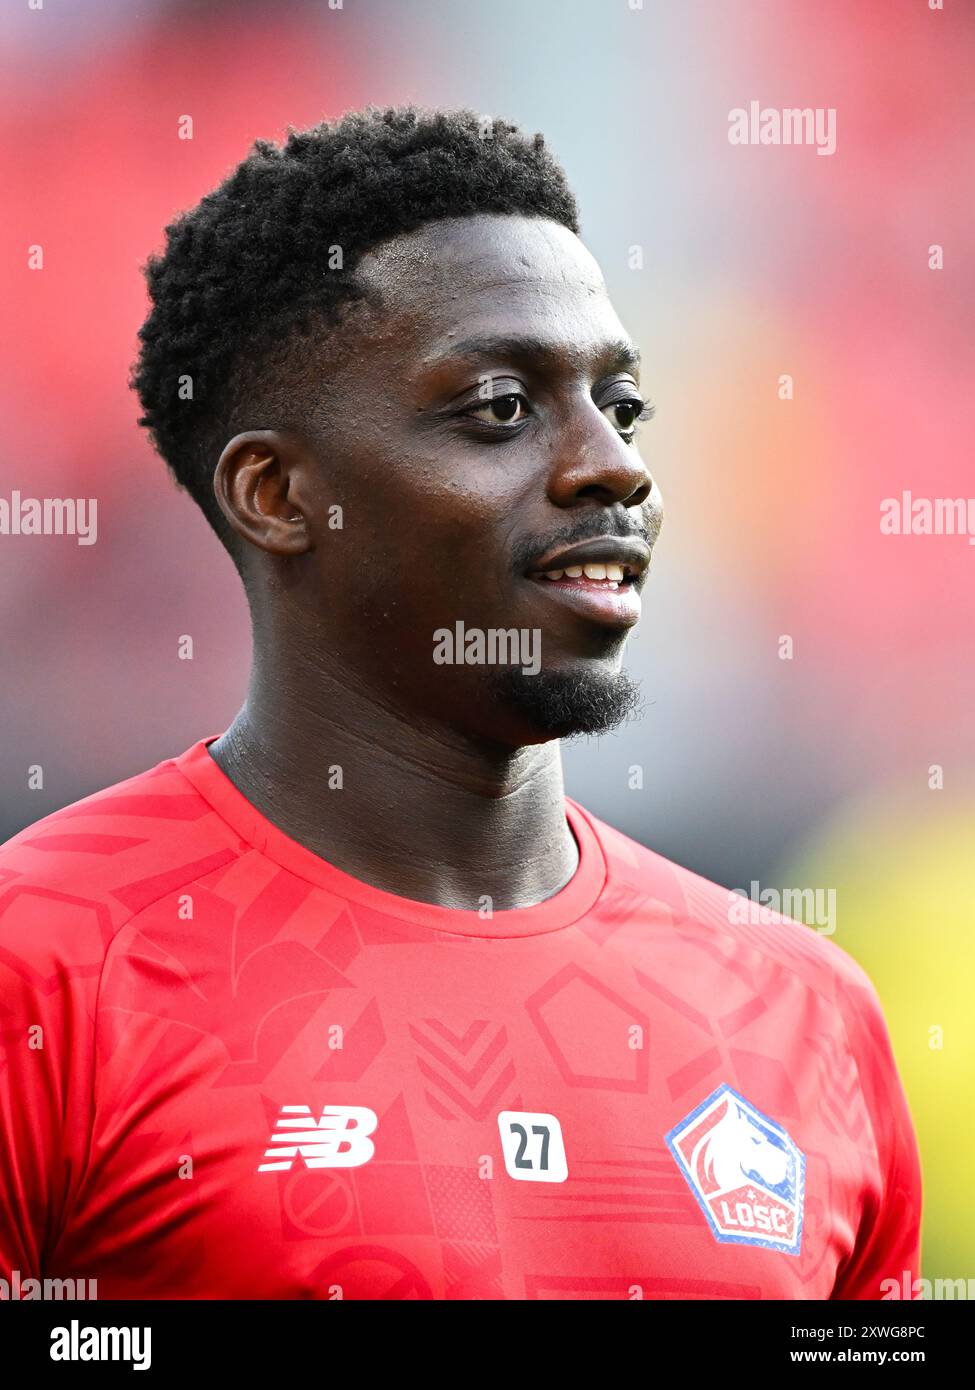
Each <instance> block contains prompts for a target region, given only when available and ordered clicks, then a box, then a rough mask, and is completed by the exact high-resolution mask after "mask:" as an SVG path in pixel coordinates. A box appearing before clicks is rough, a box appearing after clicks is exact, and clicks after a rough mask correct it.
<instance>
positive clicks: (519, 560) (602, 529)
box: [514, 502, 664, 574]
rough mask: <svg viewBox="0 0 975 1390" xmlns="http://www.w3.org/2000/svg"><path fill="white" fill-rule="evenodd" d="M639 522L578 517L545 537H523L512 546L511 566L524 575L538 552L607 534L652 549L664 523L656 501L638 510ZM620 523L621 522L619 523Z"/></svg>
mask: <svg viewBox="0 0 975 1390" xmlns="http://www.w3.org/2000/svg"><path fill="white" fill-rule="evenodd" d="M640 517H641V521H640V523H639V524H638V525H636V526H634V525H626V524H625V523H626V521H627V520H628V518H619V517H617V518H614V517H613V516H611V515H610V514H609V513H606V512H603V513H602V514H601V515H598V514H597V515H591V516H588V517H586V518H583V519H580V520H579V521H577V522H576V523H575V524H574V525H572V526H566V527H565V528H564V529H563V530H561V531H556V532H554V533H551V534H549V535H547V536H544V537H538V538H535V537H531V536H529V537H526V538H525V539H523V540H520V541H519V542H518V544H517V545H516V546H515V553H514V566H515V569H516V570H517V572H518V573H519V574H523V573H524V571H525V570H526V569H527V568H528V566H529V565H530V564H531V563H532V561H533V560H534V559H535V558H536V557H537V556H539V555H543V554H547V553H548V552H549V551H552V550H555V549H561V548H562V547H563V546H570V545H580V544H581V543H582V542H583V541H601V540H605V539H606V538H607V537H610V536H611V537H613V538H614V539H618V540H630V539H635V540H639V541H643V542H644V543H645V544H646V545H648V546H649V547H650V549H651V550H652V549H653V547H654V545H655V544H656V542H657V538H658V536H659V535H660V527H661V526H662V524H663V519H664V513H663V508H662V507H660V506H658V505H657V504H656V503H654V504H652V505H651V504H650V503H648V502H645V503H644V504H643V506H642V507H641V509H640ZM621 522H622V523H623V524H620V523H621Z"/></svg>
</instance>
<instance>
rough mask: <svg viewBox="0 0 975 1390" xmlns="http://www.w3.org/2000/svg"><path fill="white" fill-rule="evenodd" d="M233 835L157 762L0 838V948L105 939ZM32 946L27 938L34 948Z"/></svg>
mask: <svg viewBox="0 0 975 1390" xmlns="http://www.w3.org/2000/svg"><path fill="white" fill-rule="evenodd" d="M238 853H239V846H238V844H237V839H236V837H235V836H234V834H233V832H232V831H231V830H230V828H229V827H228V826H226V825H225V824H224V822H223V821H221V820H220V818H219V817H218V816H216V815H214V814H213V812H212V808H211V807H210V806H209V804H208V803H207V801H206V800H205V799H204V797H202V796H201V795H200V793H199V792H198V791H197V789H196V788H195V787H194V785H193V784H192V782H190V781H189V780H188V778H187V777H186V776H185V775H184V774H183V772H182V771H181V769H180V766H179V757H178V756H173V757H170V758H166V759H164V760H163V761H162V762H159V763H157V764H156V765H155V766H153V767H150V768H147V769H146V770H145V771H143V772H139V773H136V774H135V775H134V776H132V777H127V778H125V779H124V780H122V781H119V782H115V783H113V784H112V785H111V786H108V787H104V788H102V789H101V790H100V791H96V792H93V793H91V795H89V796H85V797H82V798H81V799H80V800H78V801H73V802H71V803H70V804H69V805H67V806H63V807H61V809H60V810H57V811H52V812H51V813H50V814H48V815H46V816H43V817H41V818H40V819H38V820H36V821H33V822H32V823H31V824H30V825H28V826H25V828H24V829H23V830H21V831H19V832H18V833H17V834H16V835H14V836H12V837H11V838H10V839H9V840H7V841H6V842H5V843H4V844H2V845H0V950H2V949H4V948H6V949H9V950H16V951H19V952H28V953H29V952H31V951H32V949H34V950H37V951H41V950H44V951H47V950H51V951H52V952H54V953H55V954H59V953H60V950H61V949H66V948H67V949H70V948H71V944H72V943H74V945H75V946H77V944H78V942H79V939H80V938H81V937H85V938H89V946H88V949H89V952H90V949H91V938H92V937H97V938H98V939H100V940H101V942H102V945H103V947H105V948H107V944H108V942H109V941H110V940H111V938H112V936H114V934H115V933H116V932H117V931H118V930H119V929H120V927H121V926H123V925H124V924H125V923H126V922H127V921H129V920H130V919H131V918H132V917H134V916H136V915H138V914H139V913H140V912H141V911H143V910H144V909H145V908H147V907H149V906H151V904H152V903H153V902H156V901H158V900H159V899H160V898H162V897H165V896H166V895H167V894H168V893H172V892H176V891H178V890H179V888H180V887H181V886H182V885H185V884H188V883H191V882H194V881H195V880H197V879H199V878H200V877H202V876H203V875H205V874H206V873H208V872H211V871H212V870H214V869H216V868H218V867H219V866H220V864H222V863H228V862H229V861H230V860H232V859H234V858H236V857H237V855H238ZM31 943H33V948H32V945H31Z"/></svg>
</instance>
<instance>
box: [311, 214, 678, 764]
mask: <svg viewBox="0 0 975 1390" xmlns="http://www.w3.org/2000/svg"><path fill="white" fill-rule="evenodd" d="M357 279H358V281H359V282H360V284H361V285H362V286H363V288H364V289H365V291H366V296H367V298H366V301H365V303H364V304H363V303H360V304H357V305H355V306H354V307H353V308H352V310H351V311H350V313H349V314H348V316H347V318H346V321H345V322H344V324H343V326H342V327H341V329H339V330H338V333H337V338H336V340H335V346H336V347H337V348H338V351H337V353H336V355H335V357H334V359H332V360H331V361H330V365H329V367H328V368H327V371H328V380H327V383H325V384H324V385H323V395H322V400H323V408H322V412H321V418H322V420H323V421H325V422H327V423H326V424H325V425H324V427H323V428H322V429H321V431H320V434H319V436H318V437H317V438H316V440H315V445H314V452H315V462H316V471H315V481H314V483H313V484H312V485H311V492H312V506H311V507H310V508H309V506H308V499H307V497H304V498H303V499H302V501H303V506H304V510H305V514H306V517H307V518H308V523H309V527H310V531H311V536H312V542H313V546H314V549H313V550H312V552H311V553H310V555H309V556H307V557H306V560H307V564H308V566H309V567H310V569H306V570H305V573H304V578H305V581H306V583H305V584H304V585H303V588H304V589H306V591H307V592H306V595H305V601H306V605H307V603H309V602H310V603H311V605H312V607H313V609H314V611H313V612H312V613H309V615H308V618H309V632H310V633H311V632H314V640H315V642H316V644H318V645H319V646H320V648H321V650H322V653H323V655H324V656H325V658H326V659H327V658H328V656H329V655H330V654H331V655H334V656H335V657H336V658H338V659H339V660H340V661H341V662H342V664H343V665H344V666H345V667H346V669H347V670H351V671H352V672H354V673H359V674H360V675H361V676H362V677H363V678H365V679H366V680H367V681H368V684H369V686H370V688H371V689H373V690H377V689H378V691H379V693H380V695H381V696H384V697H388V699H389V701H390V702H391V703H392V704H394V706H395V707H396V708H398V709H400V710H402V711H403V712H404V713H405V714H407V715H410V714H411V713H413V714H416V715H419V716H421V717H424V718H433V719H434V720H436V721H437V722H438V723H446V724H448V725H450V726H452V727H455V728H457V729H459V730H461V731H463V732H464V733H467V734H472V735H477V736H480V737H484V738H488V739H491V740H494V741H498V742H500V743H504V744H511V745H518V744H524V743H532V742H539V741H542V740H544V739H547V738H551V737H553V736H558V735H566V734H571V733H576V732H597V731H598V730H600V729H604V728H608V727H611V726H612V725H613V724H615V723H617V722H619V720H620V719H621V718H622V717H623V716H624V714H626V713H627V712H628V711H629V710H630V709H631V708H632V707H633V704H634V695H635V687H634V686H633V684H632V683H631V682H630V680H629V678H628V677H627V676H626V674H625V672H623V670H622V665H621V663H622V655H623V648H624V644H625V641H626V637H627V634H628V632H629V631H630V629H631V627H632V625H633V624H634V623H635V621H636V620H637V617H638V615H639V607H640V596H639V591H640V589H641V588H642V586H643V583H644V579H645V570H646V565H647V562H648V559H649V547H650V546H651V545H652V543H653V541H654V540H655V539H656V535H657V531H658V530H659V526H660V520H661V515H662V513H661V510H660V494H659V492H658V491H657V489H656V487H655V485H654V482H653V480H652V478H651V476H650V474H649V472H648V471H647V469H646V467H645V465H644V463H643V462H642V460H641V458H640V455H639V453H638V451H637V447H636V445H635V443H632V442H628V441H627V438H626V436H627V434H630V435H632V432H633V421H634V417H635V415H636V413H637V412H638V410H639V404H640V392H639V386H638V378H637V376H636V374H635V373H636V367H635V363H634V362H633V361H632V360H631V359H630V358H628V356H627V351H626V349H627V344H628V340H627V335H626V333H625V332H624V330H623V328H622V325H621V324H620V322H619V319H618V318H617V316H616V314H615V313H614V311H613V308H612V306H611V304H610V302H609V299H608V296H607V293H606V289H605V286H604V284H603V281H602V277H601V275H600V273H599V269H598V267H597V265H596V263H595V261H594V260H593V258H592V256H591V255H590V254H589V253H588V251H586V249H585V248H584V246H583V245H582V243H581V242H580V241H579V239H578V238H577V237H576V236H574V235H573V234H572V233H571V232H570V231H568V230H567V229H566V228H564V227H562V226H560V225H558V224H557V223H554V222H551V221H548V220H545V219H540V218H527V217H510V216H500V215H492V216H487V215H479V216H476V217H469V218H458V219H451V220H447V221H441V222H436V223H431V224H429V225H428V226H426V227H424V228H421V229H420V230H419V231H417V232H414V233H411V234H410V235H408V236H402V237H397V238H395V239H393V240H391V241H389V242H387V243H385V244H384V245H383V246H381V247H379V248H377V249H375V250H374V251H372V252H370V253H369V254H367V255H366V256H365V257H364V258H363V259H362V261H361V262H360V266H359V269H358V271H357ZM634 402H635V404H634ZM306 491H307V488H306ZM335 503H339V504H341V506H342V509H343V510H342V528H341V529H332V528H331V527H330V526H329V507H330V506H332V505H334V504H335ZM583 543H587V544H585V545H583ZM570 550H572V552H573V553H571V554H569V553H565V554H563V552H568V551H570ZM599 561H602V562H603V563H607V562H608V563H609V565H611V566H612V565H614V564H615V565H618V566H622V567H623V570H624V577H623V579H622V581H620V580H619V577H618V576H619V570H618V569H612V568H611V569H610V570H609V577H608V578H607V579H605V580H600V579H599V578H598V571H597V575H596V577H594V578H593V577H587V576H586V575H585V574H583V575H582V576H581V577H577V576H575V575H573V574H570V575H566V574H563V576H562V578H561V579H560V580H553V579H552V578H550V577H547V575H551V574H552V573H553V572H555V571H557V570H559V569H563V570H564V569H567V568H572V567H573V566H578V565H582V564H592V563H596V562H599ZM458 624H462V628H461V629H460V630H458V626H457V625H458ZM511 630H517V633H518V638H517V643H518V645H517V646H516V647H515V646H507V647H506V646H505V643H504V642H501V643H500V644H498V643H497V639H495V640H494V645H492V639H491V633H492V632H494V633H499V632H501V631H505V632H510V631H511ZM445 633H449V634H450V637H449V639H447V638H446V637H445ZM478 633H480V634H482V635H483V636H482V638H481V643H482V645H481V647H480V649H479V647H478V638H477V636H476V634H478ZM506 640H507V639H506ZM470 657H473V661H472V662H471V663H470V664H468V660H467V659H465V658H470Z"/></svg>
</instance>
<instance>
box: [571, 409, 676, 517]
mask: <svg viewBox="0 0 975 1390" xmlns="http://www.w3.org/2000/svg"><path fill="white" fill-rule="evenodd" d="M652 492H653V477H652V476H651V474H650V471H649V469H648V468H647V466H646V464H645V463H644V462H643V459H642V458H641V457H640V454H639V452H638V450H637V447H636V445H635V444H627V442H626V441H625V440H624V439H622V438H621V437H620V435H619V432H618V431H617V430H615V429H614V428H613V427H612V425H611V424H610V423H609V421H608V420H607V419H606V417H605V415H603V414H602V412H601V411H600V410H599V409H598V408H597V407H596V406H595V405H594V404H593V403H592V401H589V402H588V404H585V403H584V404H581V405H580V406H579V407H578V408H577V409H576V410H575V411H573V414H572V418H571V420H568V419H567V420H566V421H565V422H564V426H563V428H562V429H560V430H559V433H558V438H557V440H556V445H555V450H554V453H553V457H552V465H551V468H550V470H549V480H548V495H549V498H550V500H551V501H552V502H554V503H555V505H556V506H557V507H571V506H573V505H575V503H576V502H578V501H579V499H580V498H586V497H591V498H592V499H593V500H594V501H596V502H601V503H602V504H603V505H604V506H611V505H612V504H613V503H616V502H619V503H622V505H623V506H625V507H638V506H640V505H641V504H642V503H643V502H645V501H646V500H647V498H648V497H649V496H650V494H651V493H652Z"/></svg>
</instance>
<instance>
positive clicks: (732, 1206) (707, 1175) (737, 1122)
mask: <svg viewBox="0 0 975 1390" xmlns="http://www.w3.org/2000/svg"><path fill="white" fill-rule="evenodd" d="M665 1138H666V1140H667V1144H668V1146H669V1148H670V1151H671V1153H672V1154H673V1155H674V1158H675V1159H676V1160H677V1164H678V1166H679V1167H680V1170H681V1172H682V1173H683V1174H684V1177H685V1178H686V1180H687V1183H688V1186H689V1187H690V1189H691V1191H692V1192H693V1193H694V1196H695V1197H696V1198H697V1201H698V1204H699V1205H700V1207H701V1210H702V1211H703V1212H704V1215H705V1216H706V1217H707V1219H708V1225H709V1226H710V1227H711V1230H712V1232H713V1233H714V1237H715V1239H716V1240H720V1241H724V1242H731V1243H734V1244H737V1245H759V1246H763V1247H764V1248H765V1249H768V1250H783V1251H785V1253H786V1254H789V1255H798V1254H799V1250H800V1246H801V1244H802V1210H803V1192H804V1186H805V1176H806V1158H805V1155H804V1154H803V1153H802V1152H801V1151H800V1150H799V1148H798V1147H797V1145H796V1144H795V1142H794V1141H793V1140H792V1139H791V1138H790V1136H789V1135H788V1134H787V1133H786V1131H785V1130H784V1129H783V1128H782V1126H781V1125H778V1124H776V1123H775V1121H774V1120H770V1119H769V1118H768V1116H767V1115H763V1114H762V1112H761V1111H760V1110H757V1109H756V1108H755V1106H754V1105H752V1104H751V1103H750V1102H749V1101H747V1100H745V1098H744V1096H740V1095H739V1094H738V1093H737V1091H733V1090H732V1089H731V1087H730V1086H728V1085H727V1084H725V1085H721V1086H719V1087H718V1089H717V1090H716V1091H713V1092H712V1093H711V1095H709V1096H708V1098H707V1100H703V1101H702V1102H701V1104H700V1105H698V1106H697V1108H696V1109H694V1110H692V1111H691V1113H690V1114H689V1115H687V1116H685V1118H684V1119H683V1120H681V1122H680V1124H678V1125H675V1127H674V1128H673V1129H672V1130H671V1131H670V1133H669V1134H667V1135H666V1136H665Z"/></svg>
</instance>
